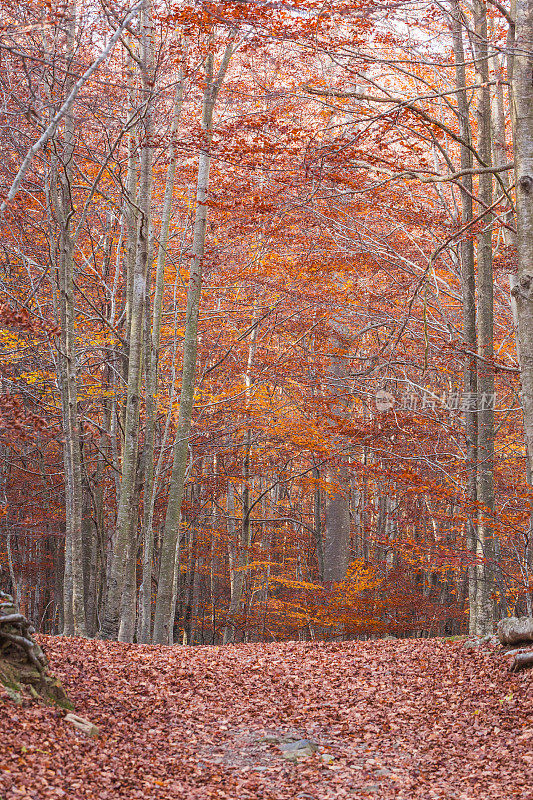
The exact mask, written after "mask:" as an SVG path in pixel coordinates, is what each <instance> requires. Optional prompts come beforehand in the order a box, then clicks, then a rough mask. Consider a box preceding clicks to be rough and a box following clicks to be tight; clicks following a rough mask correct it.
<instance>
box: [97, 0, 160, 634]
mask: <svg viewBox="0 0 533 800" xmlns="http://www.w3.org/2000/svg"><path fill="white" fill-rule="evenodd" d="M141 30H142V60H141V64H140V71H141V81H142V89H143V97H144V102H145V113H144V115H143V122H142V128H141V130H142V137H143V141H142V151H141V168H140V183H139V195H138V202H137V205H138V209H139V222H138V229H137V253H136V259H135V270H134V276H133V287H132V293H133V294H132V304H131V324H130V341H129V359H128V386H127V400H126V415H125V423H124V447H123V452H122V477H121V482H120V500H119V504H118V511H117V524H116V532H115V538H114V542H113V554H112V561H111V570H110V575H109V584H108V587H107V597H106V603H105V608H104V618H103V621H102V628H101V636H102V638H104V639H116V638H117V637H118V633H119V625H120V610H121V606H122V591H123V587H124V581H125V577H126V575H125V571H126V568H127V566H128V559H126V563H125V560H124V554H125V553H128V552H130V549H131V547H132V546H133V541H131V539H132V537H133V536H135V533H136V524H134V525H132V520H137V516H138V509H137V508H135V507H134V499H135V497H136V492H135V482H136V471H137V462H138V442H139V401H140V388H141V387H140V384H141V372H142V344H143V325H144V301H145V296H146V279H147V269H148V251H149V242H150V201H151V179H152V145H151V137H152V103H153V93H154V74H153V57H152V23H151V7H150V2H149V0H146V2H145V4H144V6H143V10H142V13H141ZM128 607H129V605H128ZM128 629H131V626H130V625H128Z"/></svg>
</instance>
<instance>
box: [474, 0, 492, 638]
mask: <svg viewBox="0 0 533 800" xmlns="http://www.w3.org/2000/svg"><path fill="white" fill-rule="evenodd" d="M474 27H475V34H476V36H475V41H476V46H475V51H476V70H477V73H478V78H479V82H480V88H479V102H478V109H477V113H478V145H477V149H478V153H479V155H480V157H481V159H482V160H483V161H484V162H485V163H486V164H487V165H489V166H490V165H491V163H492V136H491V103H490V87H489V62H488V56H489V53H488V39H487V11H486V6H485V5H484V4H483V3H482V2H481V0H475V3H474ZM479 199H480V202H481V203H482V205H483V207H485V208H489V207H490V206H491V205H492V174H491V173H490V172H487V173H485V174H482V175H480V176H479ZM483 226H484V227H483V232H482V233H481V234H480V236H479V238H478V246H477V272H478V353H479V356H480V359H479V364H478V387H477V388H478V391H477V404H476V405H477V409H478V470H477V499H478V502H479V503H480V504H481V508H480V511H479V518H478V524H477V556H478V561H477V565H476V572H477V588H476V625H475V632H476V634H477V635H479V636H483V635H485V634H488V633H492V630H493V619H494V607H493V606H494V604H493V600H492V594H493V588H494V566H493V559H494V367H493V362H494V290H493V280H494V278H493V272H492V227H493V225H492V215H491V214H488V215H486V216H485V217H484V221H483Z"/></svg>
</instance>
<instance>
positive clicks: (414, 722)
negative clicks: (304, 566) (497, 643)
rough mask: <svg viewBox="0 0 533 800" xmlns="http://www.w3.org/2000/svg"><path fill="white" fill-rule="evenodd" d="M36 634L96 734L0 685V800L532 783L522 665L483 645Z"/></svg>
mask: <svg viewBox="0 0 533 800" xmlns="http://www.w3.org/2000/svg"><path fill="white" fill-rule="evenodd" d="M44 645H45V648H46V651H47V654H48V656H49V658H50V661H51V667H52V669H53V670H54V672H55V673H56V674H58V675H59V676H60V677H61V679H62V680H63V682H64V684H65V687H66V688H67V690H68V692H69V694H70V696H71V697H72V699H73V700H74V702H75V704H76V712H77V713H78V714H80V715H83V716H84V717H85V716H86V717H87V718H88V719H89V720H90V721H91V723H93V724H94V725H96V726H97V727H98V729H99V732H100V735H99V736H98V737H94V738H90V737H88V736H86V735H85V734H84V733H82V732H79V731H77V730H76V729H75V728H72V727H71V726H70V725H69V724H68V723H67V722H66V721H65V718H64V716H63V714H62V713H61V712H58V711H57V710H55V709H52V708H48V707H45V706H40V705H34V706H24V707H22V708H15V706H13V705H12V704H11V703H10V701H9V700H8V699H7V698H4V697H0V730H1V732H2V756H1V758H0V767H1V770H0V797H2V800H15V798H21V797H25V798H31V800H36V799H37V798H38V800H52V798H56V797H62V796H65V795H66V796H68V797H72V798H74V797H75V798H76V800H83V799H84V798H86V799H87V800H89V798H91V800H94V798H96V797H97V798H98V800H107V798H113V800H116V798H128V800H137V798H139V799H140V798H143V800H152V799H153V800H171V798H172V800H181V798H183V800H185V798H187V800H195V798H197V799H198V800H200V798H201V800H226V798H228V800H230V798H231V800H235V799H236V798H238V800H251V799H252V798H254V799H257V800H294V799H295V798H301V800H337V798H339V800H342V799H343V798H363V797H374V798H379V800H392V799H393V798H394V799H395V800H415V799H416V798H419V800H452V799H454V800H471V799H472V798H475V797H478V796H484V797H490V799H491V800H504V799H505V800H512V799H513V798H516V799H517V800H526V798H527V797H528V796H529V795H528V792H530V786H531V781H532V777H533V773H532V759H533V757H532V756H531V740H532V738H533V699H532V692H531V673H522V674H517V675H514V674H513V675H510V674H509V673H508V672H507V664H506V661H505V659H504V658H503V656H502V655H501V653H500V652H499V651H497V650H495V649H494V648H491V647H486V648H478V649H477V650H475V651H467V650H465V649H463V648H462V647H461V644H460V643H453V644H449V643H445V642H443V641H441V640H398V641H395V642H390V641H387V642H384V641H374V642H342V643H337V642H335V643H323V642H314V643H295V642H286V643H281V644H250V645H238V646H235V647H231V646H229V647H224V648H220V647H195V648H190V647H179V646H176V647H172V648H164V647H159V646H149V645H139V646H136V645H135V646H132V645H122V644H118V643H116V642H101V641H96V640H80V639H67V638H59V637H58V638H46V639H44ZM421 665H423V666H424V669H421ZM502 698H503V699H504V702H502ZM476 712H478V713H476ZM304 743H308V744H307V745H306V746H305V747H304ZM281 745H283V746H284V747H282V746H281ZM287 746H288V747H287ZM291 748H292V749H293V750H294V751H295V752H296V753H297V754H299V755H302V756H303V755H304V750H306V752H305V756H306V757H305V758H304V757H301V758H300V757H296V758H295V759H294V761H291V760H287V759H285V758H284V757H283V753H284V752H285V751H286V752H287V753H290V752H291ZM299 751H302V752H301V753H299Z"/></svg>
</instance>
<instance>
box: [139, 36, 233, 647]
mask: <svg viewBox="0 0 533 800" xmlns="http://www.w3.org/2000/svg"><path fill="white" fill-rule="evenodd" d="M232 52H233V38H230V41H229V42H228V44H227V46H226V50H225V52H224V56H223V58H222V63H221V66H220V69H219V72H218V75H217V78H216V80H215V81H213V57H212V55H211V54H209V55H208V56H207V60H206V86H205V92H204V102H203V112H202V130H203V131H204V134H205V150H203V151H201V152H200V156H199V160H198V182H197V194H196V214H195V220H194V233H193V245H192V255H193V258H192V260H191V271H190V275H189V285H188V289H187V310H186V316H185V339H184V344H183V370H182V382H181V395H180V409H179V416H178V426H177V431H176V440H175V444H174V458H173V464H172V475H171V479H170V487H169V497H168V505H167V513H166V517H165V528H164V532H163V540H162V543H161V557H160V568H159V580H158V587H157V599H156V609H155V619H154V635H153V640H154V642H155V643H157V644H168V643H169V641H170V640H171V638H172V630H171V628H170V620H171V617H172V597H173V584H174V569H175V561H176V547H177V543H178V535H179V516H180V509H181V502H182V498H183V486H184V480H185V474H186V469H187V461H188V447H189V433H190V429H191V418H192V409H193V400H194V388H195V374H196V356H197V347H198V314H199V309H200V298H201V293H202V268H203V260H204V251H205V232H206V225H207V197H208V186H209V168H210V165H211V153H210V145H211V131H212V124H213V111H214V107H215V103H216V98H217V95H218V92H219V90H220V87H221V85H222V81H223V80H224V76H225V74H226V70H227V68H228V65H229V62H230V58H231V54H232Z"/></svg>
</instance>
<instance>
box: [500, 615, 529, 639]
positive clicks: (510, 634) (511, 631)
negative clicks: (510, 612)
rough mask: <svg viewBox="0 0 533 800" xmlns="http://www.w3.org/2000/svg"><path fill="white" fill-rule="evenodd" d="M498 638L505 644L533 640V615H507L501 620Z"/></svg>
mask: <svg viewBox="0 0 533 800" xmlns="http://www.w3.org/2000/svg"><path fill="white" fill-rule="evenodd" d="M498 639H499V640H500V642H501V643H502V644H503V645H508V644H520V643H521V642H533V617H507V618H506V619H502V620H500V621H499V622H498Z"/></svg>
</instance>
